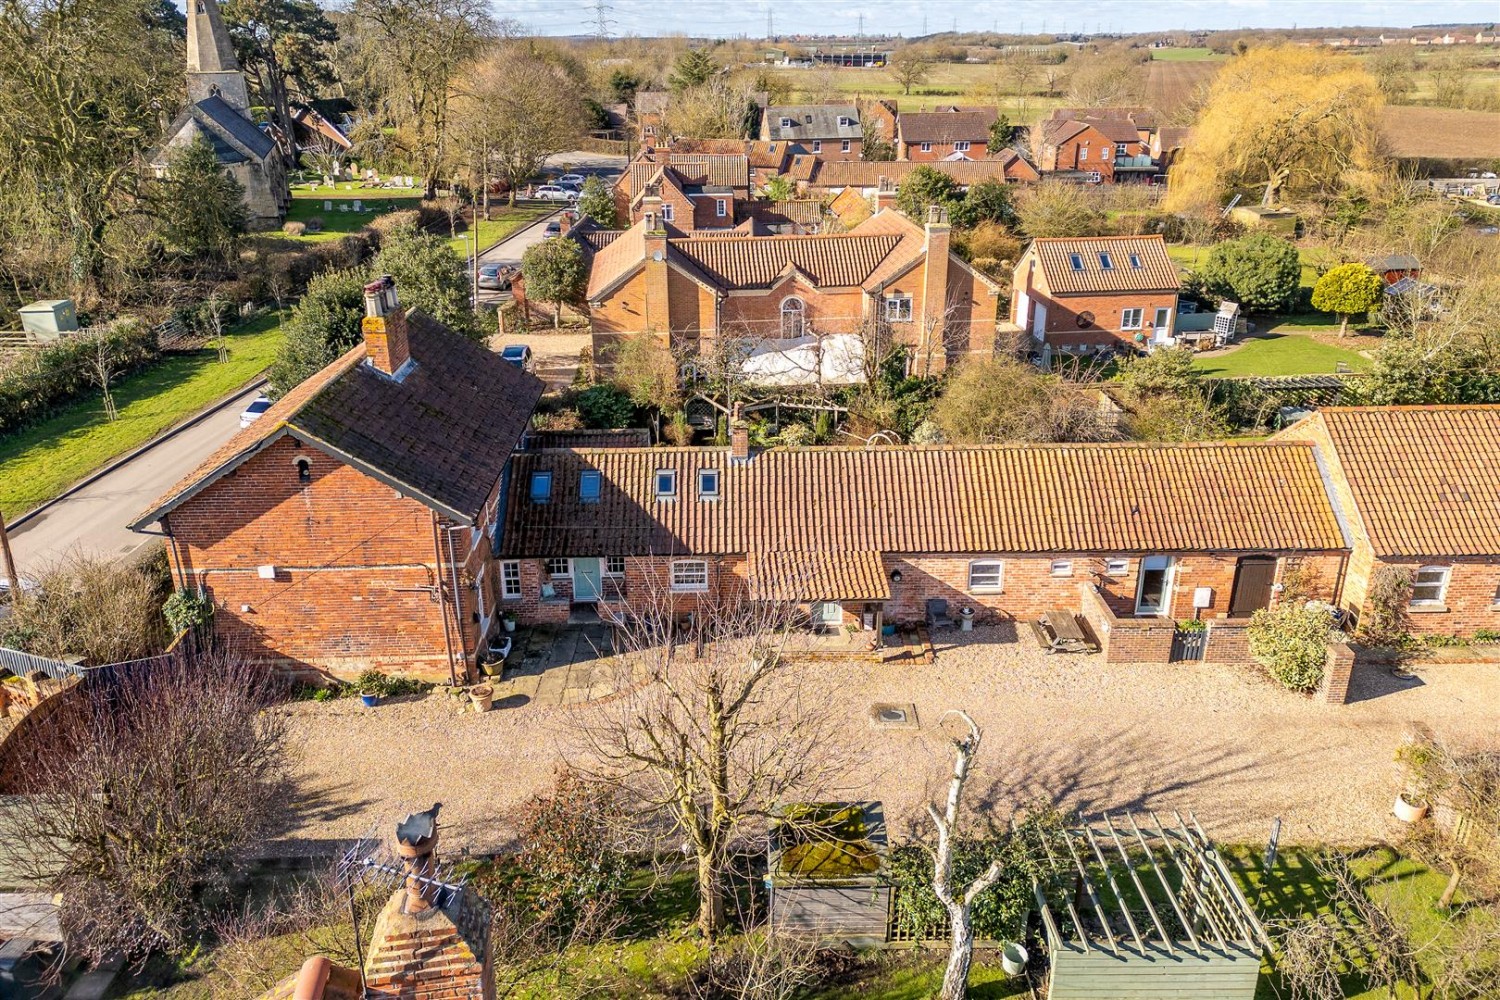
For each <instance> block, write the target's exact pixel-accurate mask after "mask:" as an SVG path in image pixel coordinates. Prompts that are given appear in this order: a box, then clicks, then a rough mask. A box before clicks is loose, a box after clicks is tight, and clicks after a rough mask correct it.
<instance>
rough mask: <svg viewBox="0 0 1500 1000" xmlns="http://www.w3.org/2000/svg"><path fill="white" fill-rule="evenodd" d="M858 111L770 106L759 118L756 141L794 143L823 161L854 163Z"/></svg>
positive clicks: (859, 135) (859, 134)
mask: <svg viewBox="0 0 1500 1000" xmlns="http://www.w3.org/2000/svg"><path fill="white" fill-rule="evenodd" d="M864 135H865V132H864V126H863V125H861V124H860V121H859V108H857V107H855V106H854V105H852V104H782V105H771V106H769V107H767V108H766V109H765V111H764V112H763V113H762V115H761V121H760V138H761V139H762V140H765V141H767V142H778V143H786V142H794V143H796V144H798V145H799V146H801V147H802V148H803V149H805V150H807V152H808V153H809V154H810V155H812V156H815V157H818V158H819V159H823V160H857V159H859V156H860V147H861V145H862V144H863V141H864Z"/></svg>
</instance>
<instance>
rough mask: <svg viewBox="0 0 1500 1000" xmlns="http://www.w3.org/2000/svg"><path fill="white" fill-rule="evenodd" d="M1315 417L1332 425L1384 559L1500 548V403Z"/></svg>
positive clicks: (1360, 509)
mask: <svg viewBox="0 0 1500 1000" xmlns="http://www.w3.org/2000/svg"><path fill="white" fill-rule="evenodd" d="M1312 419H1316V420H1321V421H1322V422H1323V423H1324V425H1325V426H1326V427H1327V428H1328V436H1329V438H1330V440H1331V441H1332V444H1333V449H1334V453H1335V456H1336V459H1337V462H1338V465H1339V467H1340V470H1341V471H1342V473H1343V477H1344V478H1345V479H1346V480H1347V481H1348V483H1349V489H1350V491H1351V492H1352V493H1353V496H1354V504H1355V507H1356V508H1357V513H1358V515H1359V518H1360V521H1361V522H1362V523H1363V525H1364V528H1365V531H1366V533H1367V534H1368V535H1369V537H1370V544H1371V545H1372V546H1373V548H1374V550H1375V554H1376V555H1377V556H1411V557H1420V556H1494V555H1495V554H1496V553H1500V471H1497V470H1500V406H1394V407H1348V408H1341V407H1333V408H1328V409H1324V410H1320V411H1318V414H1317V415H1316V416H1315V417H1314V418H1312ZM1295 429H1296V428H1295V426H1294V427H1293V428H1291V429H1289V431H1288V433H1290V431H1293V430H1295Z"/></svg>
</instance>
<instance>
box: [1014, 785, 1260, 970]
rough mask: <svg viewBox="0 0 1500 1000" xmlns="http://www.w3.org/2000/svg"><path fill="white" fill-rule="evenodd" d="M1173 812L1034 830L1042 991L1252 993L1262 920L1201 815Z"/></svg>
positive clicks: (1104, 816)
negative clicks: (1045, 980) (1040, 869)
mask: <svg viewBox="0 0 1500 1000" xmlns="http://www.w3.org/2000/svg"><path fill="white" fill-rule="evenodd" d="M1172 817H1173V822H1172V823H1171V824H1163V823H1162V821H1161V820H1160V819H1159V818H1158V817H1157V815H1156V813H1154V812H1149V813H1147V814H1146V815H1145V816H1143V817H1141V818H1139V819H1138V818H1137V816H1135V815H1134V814H1132V813H1130V812H1125V813H1121V814H1119V815H1118V816H1111V815H1110V814H1109V813H1108V812H1105V813H1101V814H1100V815H1099V817H1097V818H1096V819H1095V820H1093V821H1092V822H1089V821H1085V820H1083V819H1082V817H1080V822H1079V824H1078V825H1077V826H1076V827H1073V828H1060V829H1055V830H1051V831H1048V832H1037V833H1035V834H1034V836H1035V837H1036V839H1037V840H1038V841H1039V842H1040V846H1041V849H1042V853H1043V855H1044V856H1045V858H1046V859H1047V873H1046V875H1044V877H1042V878H1038V879H1035V880H1033V883H1032V889H1033V892H1034V894H1035V896H1036V902H1037V906H1038V907H1039V909H1040V913H1041V919H1042V925H1043V930H1044V932H1045V934H1046V938H1047V947H1048V950H1049V952H1050V954H1051V985H1050V988H1049V991H1048V997H1049V1000H1071V998H1085V997H1090V998H1092V997H1104V996H1108V997H1116V998H1120V1000H1130V998H1147V997H1150V998H1158V1000H1159V998H1164V997H1177V996H1180V997H1195V998H1202V1000H1217V998H1223V1000H1250V998H1253V997H1254V995H1255V985H1256V980H1257V977H1258V975H1259V972H1260V961H1261V954H1262V951H1263V949H1264V948H1267V947H1269V946H1270V942H1269V940H1268V938H1267V937H1266V932H1265V929H1264V928H1263V927H1262V926H1261V924H1260V921H1259V920H1258V919H1257V918H1256V916H1255V911H1254V909H1253V908H1252V907H1251V906H1250V903H1249V902H1248V901H1247V900H1246V899H1245V896H1244V894H1243V893H1242V892H1241V891H1240V888H1239V886H1238V884H1236V882H1235V880H1234V877H1233V876H1232V875H1231V874H1230V871H1229V869H1228V867H1227V866H1226V865H1225V864H1224V860H1223V858H1222V857H1220V855H1219V852H1218V851H1217V850H1216V849H1215V848H1214V845H1213V843H1212V842H1211V841H1210V840H1209V839H1208V836H1207V835H1206V834H1205V833H1204V832H1203V829H1202V827H1200V826H1199V825H1198V820H1197V818H1196V817H1194V816H1193V814H1192V813H1191V812H1189V813H1188V818H1187V819H1186V820H1184V819H1183V817H1182V815H1181V814H1179V813H1177V812H1173V814H1172ZM1019 829H1020V828H1017V830H1018V831H1019ZM1018 835H1027V834H1021V833H1019V832H1018Z"/></svg>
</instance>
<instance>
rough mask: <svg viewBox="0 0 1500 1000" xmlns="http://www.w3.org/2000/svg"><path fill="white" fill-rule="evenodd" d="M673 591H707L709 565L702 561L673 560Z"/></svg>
mask: <svg viewBox="0 0 1500 1000" xmlns="http://www.w3.org/2000/svg"><path fill="white" fill-rule="evenodd" d="M672 589H673V590H689V591H704V590H707V589H708V563H707V562H706V561H704V560H702V559H676V560H673V562H672Z"/></svg>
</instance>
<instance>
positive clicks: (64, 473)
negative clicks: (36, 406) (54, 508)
mask: <svg viewBox="0 0 1500 1000" xmlns="http://www.w3.org/2000/svg"><path fill="white" fill-rule="evenodd" d="M227 339H228V341H229V360H228V361H227V362H224V363H223V364H220V363H219V359H218V353H217V352H216V351H215V350H214V349H213V348H211V347H208V348H203V349H201V350H198V351H194V352H192V353H190V354H170V355H168V356H167V357H166V358H165V359H164V360H162V361H161V362H159V363H158V364H155V365H152V366H151V367H149V368H147V369H145V370H143V371H140V372H136V373H135V374H133V375H129V376H127V377H125V378H123V379H121V380H120V381H119V382H118V383H117V384H116V385H115V388H114V398H115V406H116V407H117V408H118V410H119V419H118V420H116V421H114V422H113V423H110V422H109V421H107V420H105V419H104V410H103V406H102V404H101V402H100V399H99V397H97V396H92V397H89V398H87V399H81V400H78V401H76V402H74V403H73V404H72V405H71V406H69V407H68V408H67V409H65V410H63V411H62V412H61V413H58V414H57V415H56V416H54V417H52V418H51V419H49V420H46V421H43V422H42V423H40V424H37V425H35V426H33V427H29V428H27V429H26V430H23V431H20V432H19V433H16V434H12V435H9V436H7V437H5V438H3V439H0V510H3V511H4V512H5V515H6V516H7V517H12V516H14V515H16V514H20V513H22V512H23V511H27V510H30V509H31V508H33V507H35V506H37V505H38V504H40V503H43V502H45V501H47V500H51V499H52V498H53V497H56V496H57V495H58V494H60V493H62V492H63V490H65V489H67V488H68V487H69V486H71V485H72V484H73V483H75V482H77V481H78V480H80V479H82V478H83V477H84V476H86V475H88V474H89V473H90V472H92V471H93V470H95V469H97V468H99V467H100V466H101V465H104V464H105V463H106V462H108V461H110V460H111V459H113V458H116V457H118V456H119V455H123V454H124V453H125V452H127V451H130V450H131V449H132V448H136V447H138V446H140V445H142V444H145V443H146V442H147V441H149V440H151V439H152V438H153V437H155V436H156V435H158V434H160V433H161V432H162V431H164V430H166V429H167V428H168V427H171V426H172V425H173V424H175V423H177V422H178V421H180V420H183V419H184V418H186V417H188V416H190V415H192V414H194V413H197V412H198V411H199V410H201V409H203V408H204V407H205V406H207V405H208V404H209V403H211V402H213V401H214V400H216V399H219V398H221V397H223V396H226V395H228V394H229V393H230V392H232V391H233V390H234V389H235V388H237V387H238V386H241V385H244V384H245V383H246V382H249V381H250V380H251V379H252V378H254V377H255V376H256V375H258V374H259V373H260V372H261V371H263V370H264V369H265V367H266V365H268V364H270V363H271V359H272V357H274V356H275V354H276V347H277V345H278V344H279V343H280V342H281V329H280V320H279V319H278V318H277V317H276V315H275V314H274V313H273V314H269V315H266V316H262V317H260V318H259V319H256V320H252V321H251V322H249V323H246V324H245V325H244V326H241V327H240V328H238V329H237V330H235V331H234V332H233V333H231V334H230V335H229V336H228V338H227Z"/></svg>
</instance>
